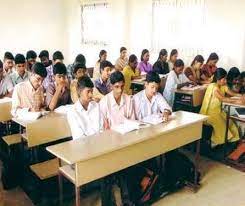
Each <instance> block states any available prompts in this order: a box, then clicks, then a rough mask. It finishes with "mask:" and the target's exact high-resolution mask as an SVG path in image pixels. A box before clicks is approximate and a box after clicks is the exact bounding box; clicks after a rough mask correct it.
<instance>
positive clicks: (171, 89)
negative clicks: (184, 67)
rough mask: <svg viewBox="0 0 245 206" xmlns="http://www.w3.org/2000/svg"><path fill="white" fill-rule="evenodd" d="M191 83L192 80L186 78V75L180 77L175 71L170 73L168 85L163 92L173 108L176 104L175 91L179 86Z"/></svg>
mask: <svg viewBox="0 0 245 206" xmlns="http://www.w3.org/2000/svg"><path fill="white" fill-rule="evenodd" d="M189 81H190V80H189V79H188V78H187V77H186V76H185V74H184V73H182V74H179V76H177V74H176V73H175V71H174V70H172V71H170V72H169V74H168V77H167V81H166V85H165V88H164V91H163V96H164V98H165V99H166V100H167V102H168V104H169V105H170V106H171V107H172V106H173V104H174V94H175V89H177V85H178V84H183V83H185V82H189Z"/></svg>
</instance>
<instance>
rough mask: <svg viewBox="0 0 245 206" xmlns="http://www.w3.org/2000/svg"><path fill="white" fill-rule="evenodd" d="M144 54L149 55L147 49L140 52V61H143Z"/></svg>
mask: <svg viewBox="0 0 245 206" xmlns="http://www.w3.org/2000/svg"><path fill="white" fill-rule="evenodd" d="M146 53H149V51H148V49H143V50H142V52H141V56H140V60H141V61H143V57H144V55H145V54H146Z"/></svg>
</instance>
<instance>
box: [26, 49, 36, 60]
mask: <svg viewBox="0 0 245 206" xmlns="http://www.w3.org/2000/svg"><path fill="white" fill-rule="evenodd" d="M36 58H37V53H36V52H35V51H33V50H29V51H28V52H26V60H28V59H36Z"/></svg>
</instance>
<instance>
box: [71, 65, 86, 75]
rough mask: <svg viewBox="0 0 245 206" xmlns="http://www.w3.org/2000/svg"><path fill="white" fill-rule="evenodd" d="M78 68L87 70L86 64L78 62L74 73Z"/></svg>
mask: <svg viewBox="0 0 245 206" xmlns="http://www.w3.org/2000/svg"><path fill="white" fill-rule="evenodd" d="M78 69H84V70H87V68H86V66H85V65H84V64H81V63H77V64H75V65H74V70H73V74H76V73H77V70H78Z"/></svg>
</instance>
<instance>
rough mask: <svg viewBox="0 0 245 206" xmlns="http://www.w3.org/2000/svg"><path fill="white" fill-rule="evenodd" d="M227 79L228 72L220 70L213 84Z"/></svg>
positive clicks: (215, 75)
mask: <svg viewBox="0 0 245 206" xmlns="http://www.w3.org/2000/svg"><path fill="white" fill-rule="evenodd" d="M225 77H227V71H225V69H223V68H218V69H216V71H215V73H214V78H213V82H217V81H218V80H221V79H223V78H225Z"/></svg>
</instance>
